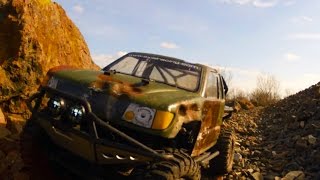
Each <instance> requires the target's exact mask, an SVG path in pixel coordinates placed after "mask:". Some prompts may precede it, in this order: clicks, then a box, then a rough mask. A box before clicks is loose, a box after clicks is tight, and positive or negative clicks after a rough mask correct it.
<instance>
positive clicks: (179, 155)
mask: <svg viewBox="0 0 320 180" xmlns="http://www.w3.org/2000/svg"><path fill="white" fill-rule="evenodd" d="M227 89H228V88H227V86H226V83H225V81H224V79H223V77H222V76H221V75H220V74H219V73H218V72H217V70H215V69H213V68H210V67H208V66H205V65H201V64H193V63H188V62H186V61H183V60H179V59H176V58H172V57H166V56H161V55H154V54H147V53H128V54H127V55H125V56H123V57H121V58H119V59H118V60H116V61H114V62H113V63H111V64H110V65H108V66H106V67H105V68H103V69H102V70H101V71H93V70H81V69H76V68H72V67H67V66H60V67H56V68H53V69H51V70H50V71H49V72H48V74H47V77H46V79H45V81H44V82H43V84H42V85H41V87H40V89H39V93H38V94H37V95H35V96H34V98H32V104H33V106H32V111H33V114H32V117H31V119H30V120H29V121H31V122H30V123H29V124H31V125H28V124H27V126H26V128H28V126H32V127H34V126H37V127H38V128H33V129H40V130H39V132H40V131H41V133H33V134H36V135H34V137H33V138H34V139H37V138H38V137H36V136H41V137H42V138H38V139H43V137H47V140H45V141H46V143H47V144H50V147H52V148H50V150H49V152H50V154H54V155H53V157H56V159H58V158H59V156H60V155H61V154H63V155H64V157H63V155H61V157H63V158H60V162H62V164H68V163H67V161H70V160H68V157H65V156H72V157H75V159H77V158H78V159H81V160H84V161H85V162H87V163H88V164H90V167H93V166H94V167H100V169H103V168H101V167H106V166H110V165H111V166H113V167H119V169H121V170H124V169H125V170H126V171H128V172H130V173H128V174H129V175H130V176H132V177H133V178H137V179H178V178H185V179H200V176H201V171H207V172H208V173H209V174H223V173H226V172H228V171H230V170H231V168H232V161H233V153H234V137H233V134H232V132H230V131H229V130H225V129H223V128H222V126H221V125H222V122H223V119H224V117H225V114H226V111H225V96H226V93H227ZM228 113H230V111H229V112H228ZM37 134H40V135H37ZM48 146H49V145H48ZM61 152H64V153H61ZM65 154H67V155H65ZM71 161H73V160H71ZM71 164H72V163H71ZM71 166H75V165H71ZM120 167H121V168H120ZM119 169H118V170H117V171H120V170H119ZM102 172H108V170H106V169H105V170H102ZM102 176H104V177H107V175H102Z"/></svg>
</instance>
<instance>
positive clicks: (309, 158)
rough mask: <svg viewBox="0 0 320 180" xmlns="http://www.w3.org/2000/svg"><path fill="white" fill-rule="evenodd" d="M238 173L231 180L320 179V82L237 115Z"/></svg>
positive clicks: (234, 120) (233, 121) (234, 122)
mask: <svg viewBox="0 0 320 180" xmlns="http://www.w3.org/2000/svg"><path fill="white" fill-rule="evenodd" d="M225 126H227V127H230V128H233V129H234V130H235V132H236V133H237V138H238V140H237V148H236V154H235V165H234V171H233V172H232V173H230V174H229V175H227V176H226V178H227V179H247V178H249V179H255V180H261V179H265V180H274V179H279V180H280V179H283V180H294V179H295V180H304V179H310V180H311V179H320V163H319V162H320V82H319V83H317V84H315V85H313V86H311V87H309V88H307V89H305V90H303V91H300V92H298V93H296V94H294V95H292V96H289V97H287V98H285V99H283V100H281V101H279V102H278V103H276V104H274V105H272V106H269V107H266V108H258V107H256V108H254V109H250V110H243V111H240V112H238V113H236V114H235V115H234V116H233V117H232V119H231V120H230V121H228V122H227V123H226V124H225Z"/></svg>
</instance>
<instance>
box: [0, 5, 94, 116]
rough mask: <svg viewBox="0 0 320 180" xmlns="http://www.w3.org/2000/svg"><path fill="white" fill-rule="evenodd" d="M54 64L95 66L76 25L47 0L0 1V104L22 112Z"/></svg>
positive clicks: (57, 6)
mask: <svg viewBox="0 0 320 180" xmlns="http://www.w3.org/2000/svg"><path fill="white" fill-rule="evenodd" d="M58 65H71V66H75V67H80V68H90V69H98V66H96V65H95V64H94V63H93V61H92V59H91V57H90V53H89V50H88V47H87V45H86V43H85V41H84V39H83V37H82V35H81V33H80V31H79V30H78V29H77V27H76V26H75V25H74V24H73V23H72V21H71V20H70V19H69V18H68V17H67V15H66V13H65V11H64V10H63V9H62V8H61V7H60V5H58V4H57V3H54V2H51V1H50V0H0V105H2V107H3V108H2V110H3V111H4V112H5V113H14V114H25V113H26V109H27V107H26V105H25V103H24V101H25V100H26V99H28V97H30V95H31V94H32V93H34V92H35V91H36V88H37V87H38V86H39V84H40V82H41V81H42V78H43V77H44V76H45V74H46V72H47V71H48V70H49V69H50V68H52V67H54V66H58Z"/></svg>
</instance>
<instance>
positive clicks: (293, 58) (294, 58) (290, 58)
mask: <svg viewBox="0 0 320 180" xmlns="http://www.w3.org/2000/svg"><path fill="white" fill-rule="evenodd" d="M283 57H284V58H285V59H286V61H288V62H295V61H297V60H299V59H300V56H298V55H296V54H294V53H291V52H288V53H285V54H284V55H283Z"/></svg>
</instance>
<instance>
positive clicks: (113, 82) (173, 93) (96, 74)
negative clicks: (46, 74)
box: [52, 69, 200, 110]
mask: <svg viewBox="0 0 320 180" xmlns="http://www.w3.org/2000/svg"><path fill="white" fill-rule="evenodd" d="M52 76H53V77H55V78H57V79H58V80H59V83H60V81H61V82H64V83H63V84H64V85H63V86H60V87H66V86H81V88H76V89H87V90H88V89H91V90H93V91H95V92H99V93H102V94H106V95H111V96H114V97H116V98H119V97H123V96H126V97H128V98H129V100H130V102H134V103H137V104H140V105H144V106H148V107H151V108H155V109H158V110H168V107H169V106H170V105H172V104H176V103H179V102H181V101H186V100H190V99H194V98H199V97H200V95H199V94H197V93H192V92H188V91H186V90H183V89H179V88H176V87H173V86H170V85H166V84H163V83H159V82H154V81H150V82H147V81H142V79H141V78H138V77H134V76H130V75H125V74H120V73H115V74H112V73H111V74H110V75H105V74H104V73H103V72H102V71H92V70H72V69H71V70H70V69H68V70H60V71H58V72H54V73H53V74H52ZM76 89H75V88H73V90H72V91H73V92H72V93H73V94H74V93H76V92H74V91H76ZM76 94H77V93H76Z"/></svg>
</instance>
